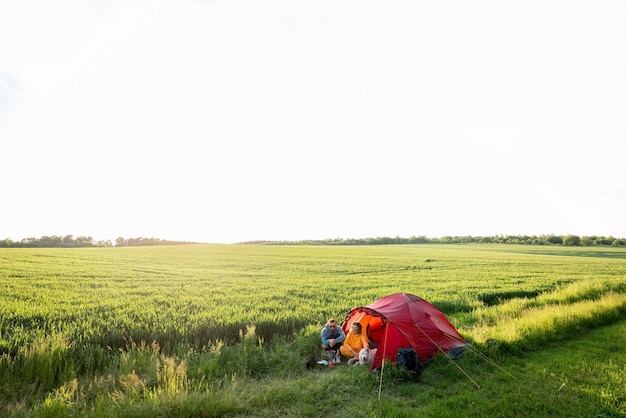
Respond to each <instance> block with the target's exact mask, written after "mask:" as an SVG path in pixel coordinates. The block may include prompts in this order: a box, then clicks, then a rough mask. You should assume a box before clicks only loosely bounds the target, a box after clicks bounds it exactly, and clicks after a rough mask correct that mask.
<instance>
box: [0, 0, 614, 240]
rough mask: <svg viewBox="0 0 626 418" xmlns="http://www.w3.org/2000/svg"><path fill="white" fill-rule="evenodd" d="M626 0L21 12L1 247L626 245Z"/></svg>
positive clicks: (4, 103) (1, 134)
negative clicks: (10, 242)
mask: <svg viewBox="0 0 626 418" xmlns="http://www.w3.org/2000/svg"><path fill="white" fill-rule="evenodd" d="M624 144H626V2H624V1H623V0H614V1H610V0H589V1H575V0H564V1H556V0H528V1H522V0H518V1H514V0H476V1H472V0H457V1H451V0H437V1H429V2H426V1H416V0H407V1H404V0H398V1H393V2H373V1H363V0H359V1H353V0H345V1H337V0H332V1H331V0H316V1H309V2H297V1H293V0H291V1H275V0H267V1H256V0H249V1H246V0H231V1H227V0H223V1H219V0H216V1H198V0H196V1H191V0H172V1H158V0H157V1H155V0H146V1H136V0H119V1H118V0H92V1H87V0H76V1H67V0H59V1H48V0H41V1H29V0H24V1H22V0H20V1H5V2H2V3H0V168H1V170H2V180H1V182H2V188H1V190H0V198H1V200H0V239H4V238H11V239H14V240H20V239H22V238H26V237H41V236H44V235H62V236H64V235H67V234H73V235H74V236H79V235H89V236H92V237H94V238H95V239H111V240H115V238H117V237H119V236H123V237H125V238H129V237H157V238H163V239H175V240H193V241H202V242H237V241H244V240H257V239H260V240H262V239H266V240H273V239H286V240H298V239H318V238H321V239H323V238H339V237H340V238H363V237H376V236H392V237H393V236H401V237H410V236H413V235H416V236H417V235H426V236H430V237H441V236H445V235H474V236H479V235H497V234H528V235H533V234H537V235H539V234H550V233H555V234H570V233H572V234H577V235H613V236H616V237H626V215H625V213H626V211H625V210H624V209H625V208H626V181H625V178H624V174H625V171H624V166H625V165H624V157H623V154H624V151H623V150H624Z"/></svg>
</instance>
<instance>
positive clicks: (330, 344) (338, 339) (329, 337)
mask: <svg viewBox="0 0 626 418" xmlns="http://www.w3.org/2000/svg"><path fill="white" fill-rule="evenodd" d="M345 338H346V334H345V333H344V332H343V329H341V327H340V326H337V321H335V320H334V319H333V318H331V319H329V320H328V322H327V323H326V325H325V326H324V328H322V348H323V349H324V352H325V353H326V356H327V357H329V358H332V356H331V354H334V356H335V358H334V361H335V363H339V362H340V361H341V360H340V358H339V349H340V348H341V345H342V344H343V341H344V340H345ZM333 351H334V353H332V352H333Z"/></svg>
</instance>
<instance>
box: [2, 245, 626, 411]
mask: <svg viewBox="0 0 626 418" xmlns="http://www.w3.org/2000/svg"><path fill="white" fill-rule="evenodd" d="M396 292H405V293H413V294H416V295H418V296H420V297H422V298H424V299H426V300H428V301H430V302H431V303H432V304H433V305H435V306H436V307H437V308H439V309H440V310H441V311H442V312H444V313H445V314H446V315H447V316H448V318H449V319H450V321H451V322H452V324H453V325H455V326H456V328H457V329H458V330H459V332H460V333H461V335H462V336H463V337H464V338H465V339H466V340H467V341H468V342H469V343H471V344H472V347H473V349H472V350H469V351H468V352H467V353H466V356H465V357H464V358H463V359H461V360H458V361H456V362H455V363H451V362H450V361H449V360H447V359H446V358H436V359H435V361H433V362H432V364H430V365H428V366H427V367H426V369H425V370H424V372H423V373H422V376H421V377H420V380H419V381H417V382H415V381H412V380H410V379H407V377H406V376H405V375H403V374H402V373H401V371H399V370H397V369H395V368H394V367H392V366H391V365H389V368H387V369H386V370H385V371H384V373H383V375H382V378H381V375H380V373H375V372H370V371H368V370H366V369H365V368H359V367H354V368H350V367H348V366H347V365H341V366H338V367H335V368H334V369H332V370H330V369H323V368H320V369H318V370H313V371H309V370H305V368H304V364H305V362H306V360H307V359H308V358H309V357H311V356H314V355H319V351H320V350H319V331H320V330H321V325H322V324H323V323H324V322H325V321H326V320H327V319H328V317H331V316H332V317H336V318H337V319H338V320H340V321H341V320H342V319H343V318H344V316H345V315H346V314H347V312H348V311H349V310H350V309H352V308H353V307H355V306H361V305H367V304H369V303H371V302H373V301H374V300H376V299H378V298H380V297H382V296H385V295H387V294H390V293H396ZM625 316H626V250H625V249H623V248H613V247H563V246H514V245H387V246H271V245H265V246H264V245H183V246H160V247H125V248H81V249H33V248H30V249H26V248H21V249H20V248H13V249H0V356H1V357H0V416H2V415H8V416H16V417H18V416H24V417H31V416H54V417H57V416H106V417H109V416H128V417H135V416H146V417H152V416H172V417H195V416H281V417H284V416H300V417H302V416H311V417H316V416H322V415H328V414H333V415H337V414H339V415H345V416H376V417H382V416H389V417H395V416H416V415H418V414H419V415H420V416H433V417H435V416H437V417H439V416H469V415H471V416H512V417H513V416H516V417H517V416H581V417H582V416H585V417H586V416H616V417H617V416H626V389H625V388H626V373H625V372H624V370H625V369H626V348H625V345H626V321H625ZM484 355H486V356H487V357H488V359H489V360H491V361H487V360H486V359H484V358H483V356H484ZM440 357H442V356H440ZM494 363H495V364H494ZM457 366H459V367H457ZM466 375H467V376H466ZM468 377H469V378H468ZM470 378H471V379H472V380H473V381H474V382H477V384H478V385H479V386H480V389H478V388H477V387H476V385H474V384H473V383H472V380H470Z"/></svg>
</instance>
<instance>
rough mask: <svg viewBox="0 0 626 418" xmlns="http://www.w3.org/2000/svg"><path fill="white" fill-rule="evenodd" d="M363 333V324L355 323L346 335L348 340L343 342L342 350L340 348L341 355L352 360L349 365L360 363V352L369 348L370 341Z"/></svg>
mask: <svg viewBox="0 0 626 418" xmlns="http://www.w3.org/2000/svg"><path fill="white" fill-rule="evenodd" d="M361 331H362V329H361V324H359V323H358V322H354V323H353V324H352V326H351V327H350V331H348V334H347V335H346V339H345V340H343V344H342V345H341V348H339V351H340V352H341V354H342V355H344V356H346V357H348V358H349V359H350V360H348V364H354V363H355V362H357V361H359V352H360V351H361V350H362V349H363V348H369V340H368V339H367V336H366V335H365V334H363V333H362V332H361Z"/></svg>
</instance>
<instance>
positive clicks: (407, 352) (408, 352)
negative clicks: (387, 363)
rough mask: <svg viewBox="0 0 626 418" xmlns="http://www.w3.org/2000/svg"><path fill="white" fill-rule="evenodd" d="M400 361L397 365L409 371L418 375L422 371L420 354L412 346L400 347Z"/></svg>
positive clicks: (397, 356)
mask: <svg viewBox="0 0 626 418" xmlns="http://www.w3.org/2000/svg"><path fill="white" fill-rule="evenodd" d="M396 358H397V359H398V362H397V363H396V365H397V366H398V367H401V368H403V369H405V370H407V371H409V372H413V373H416V374H417V375H418V376H419V374H420V373H421V367H420V362H419V356H418V355H417V353H416V352H415V350H413V349H412V348H404V347H403V348H400V349H398V353H397V354H396Z"/></svg>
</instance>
